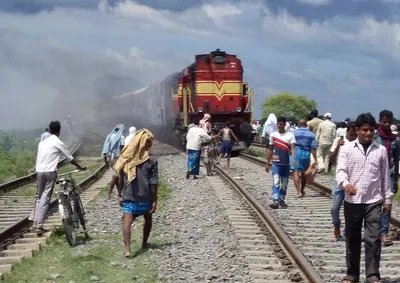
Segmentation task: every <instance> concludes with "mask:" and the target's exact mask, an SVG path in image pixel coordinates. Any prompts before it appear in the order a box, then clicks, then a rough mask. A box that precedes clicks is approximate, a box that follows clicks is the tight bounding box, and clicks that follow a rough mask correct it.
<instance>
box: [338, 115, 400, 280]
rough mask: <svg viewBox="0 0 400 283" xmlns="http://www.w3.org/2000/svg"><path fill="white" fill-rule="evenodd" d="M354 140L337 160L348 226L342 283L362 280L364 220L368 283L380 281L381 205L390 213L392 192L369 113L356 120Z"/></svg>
mask: <svg viewBox="0 0 400 283" xmlns="http://www.w3.org/2000/svg"><path fill="white" fill-rule="evenodd" d="M356 124H357V134H358V138H357V139H356V140H355V141H352V142H349V143H347V144H346V145H344V146H343V148H342V150H341V152H340V157H339V160H338V165H337V169H336V170H337V171H336V181H337V184H338V186H339V188H342V189H344V191H345V198H344V217H345V221H346V227H347V233H346V234H347V235H346V236H347V237H346V265H347V272H346V276H345V277H344V278H343V281H342V282H343V283H352V282H358V281H359V278H360V257H361V229H362V225H363V221H365V229H364V239H365V273H366V279H367V282H368V283H378V282H380V279H381V275H380V272H379V263H380V258H381V246H382V243H381V239H380V236H381V235H380V234H381V233H380V231H381V223H380V219H381V216H382V205H383V201H385V209H386V211H390V210H391V206H392V198H393V192H392V190H391V187H390V182H389V165H388V164H389V163H388V157H387V153H386V149H385V147H384V146H382V145H380V144H379V143H377V142H375V141H374V140H373V137H374V132H375V127H376V121H375V118H374V117H373V116H372V115H371V114H370V113H366V114H361V115H359V116H358V117H357V120H356Z"/></svg>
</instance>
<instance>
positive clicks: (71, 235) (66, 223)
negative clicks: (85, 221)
mask: <svg viewBox="0 0 400 283" xmlns="http://www.w3.org/2000/svg"><path fill="white" fill-rule="evenodd" d="M60 199H61V206H62V207H60V209H63V212H61V215H64V218H63V219H62V223H63V227H64V230H65V235H66V237H67V241H68V244H69V245H70V246H71V247H75V245H76V235H75V228H74V223H73V212H72V207H71V203H70V202H69V200H68V199H67V197H66V196H64V195H62V196H60Z"/></svg>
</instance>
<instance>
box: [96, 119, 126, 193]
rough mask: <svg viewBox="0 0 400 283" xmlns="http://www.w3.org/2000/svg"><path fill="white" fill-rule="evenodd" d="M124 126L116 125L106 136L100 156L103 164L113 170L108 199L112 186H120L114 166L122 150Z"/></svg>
mask: <svg viewBox="0 0 400 283" xmlns="http://www.w3.org/2000/svg"><path fill="white" fill-rule="evenodd" d="M124 129H125V128H124V125H122V124H119V125H117V126H116V127H115V128H114V130H112V132H111V133H110V134H108V136H107V138H106V140H105V142H104V146H103V151H102V153H101V155H102V156H103V157H104V162H105V163H106V164H107V166H108V167H109V168H111V170H114V173H113V175H112V176H111V181H110V187H109V190H108V197H109V198H110V197H111V194H112V191H113V189H114V186H115V185H117V187H118V186H120V182H118V174H117V173H116V172H115V169H114V165H115V162H117V159H118V157H119V154H120V152H121V150H122V149H123V148H124V144H125V137H124V136H123V133H124Z"/></svg>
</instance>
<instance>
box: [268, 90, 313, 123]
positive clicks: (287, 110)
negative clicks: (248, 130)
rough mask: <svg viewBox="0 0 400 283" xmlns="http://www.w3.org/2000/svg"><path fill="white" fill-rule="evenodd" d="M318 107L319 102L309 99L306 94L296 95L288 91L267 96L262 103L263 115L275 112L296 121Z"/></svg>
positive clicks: (277, 115)
mask: <svg viewBox="0 0 400 283" xmlns="http://www.w3.org/2000/svg"><path fill="white" fill-rule="evenodd" d="M316 108H317V102H316V101H315V100H310V99H307V97H306V96H305V95H295V94H291V93H288V92H281V93H279V94H277V95H274V96H271V97H267V98H266V99H265V100H264V101H263V103H262V105H261V110H262V115H263V117H268V115H269V114H271V113H274V114H275V115H276V117H279V116H284V117H286V119H287V120H289V121H291V122H294V123H297V122H298V121H299V120H300V119H305V118H307V115H308V114H309V113H310V111H311V110H313V109H316Z"/></svg>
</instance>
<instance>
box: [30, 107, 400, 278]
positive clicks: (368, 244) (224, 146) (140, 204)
mask: <svg viewBox="0 0 400 283" xmlns="http://www.w3.org/2000/svg"><path fill="white" fill-rule="evenodd" d="M331 119H332V115H331V114H330V113H326V114H325V115H324V119H320V118H319V117H318V111H317V110H313V111H311V113H310V117H308V119H301V120H300V121H298V123H297V125H296V127H295V128H292V127H291V126H290V125H288V121H287V120H286V118H285V117H278V118H276V116H275V115H274V114H270V115H269V117H268V119H267V121H266V122H265V124H264V125H263V127H262V131H260V125H259V124H258V125H256V126H257V127H258V128H253V134H255V135H259V134H260V133H261V137H263V138H264V139H265V140H267V141H268V146H267V156H266V169H265V170H266V172H267V173H269V172H271V173H272V180H273V182H272V202H271V203H270V205H269V206H270V207H271V208H273V209H280V208H281V209H282V208H288V205H287V204H286V202H285V200H286V194H287V188H288V184H289V174H290V171H292V172H293V182H294V186H295V188H296V191H297V197H298V198H303V197H304V196H305V186H306V184H307V182H309V181H310V180H312V179H309V178H308V176H309V175H310V172H318V173H320V174H327V173H329V172H330V171H331V168H332V167H333V166H335V167H336V174H335V181H334V184H333V189H332V196H333V197H332V207H331V217H332V226H333V236H334V237H335V238H336V239H337V240H345V241H346V264H347V272H346V276H345V277H344V279H343V282H344V283H351V282H358V280H359V277H360V253H361V242H362V237H361V232H362V231H361V230H362V226H363V223H365V224H364V241H365V252H366V256H365V261H366V270H365V272H366V278H367V282H370V283H372V282H373V283H376V282H380V281H379V280H380V278H381V276H380V272H379V262H380V254H381V246H382V243H383V245H384V246H389V245H392V244H393V242H392V240H391V239H390V237H389V235H388V234H389V222H390V215H391V206H392V199H393V196H394V194H396V192H397V189H398V178H399V155H400V141H399V133H398V131H397V128H395V127H393V126H394V125H393V113H392V112H391V111H388V110H384V111H381V112H380V114H379V121H378V123H377V122H376V120H375V118H374V117H373V116H372V115H371V114H370V113H363V114H360V115H359V116H358V117H357V118H356V119H355V120H354V121H351V120H350V119H346V121H344V122H343V123H341V124H339V126H338V127H337V126H336V125H335V124H334V123H333V122H332V121H331ZM60 130H61V125H60V123H59V122H58V121H53V122H51V123H50V125H49V128H48V130H46V132H45V133H44V134H43V135H42V138H41V142H40V143H39V147H38V155H37V162H36V171H37V178H38V188H37V201H36V206H35V209H34V211H33V212H32V214H31V216H30V219H31V220H32V221H34V227H35V228H34V229H35V230H36V233H37V234H38V235H41V234H43V233H44V229H43V224H44V220H45V215H46V213H47V210H48V205H49V202H50V198H51V193H52V190H53V187H54V184H55V181H56V178H57V173H56V172H57V163H58V160H59V157H60V155H61V154H64V155H65V156H66V157H67V159H68V160H70V161H71V163H72V164H73V165H75V166H76V167H77V168H78V169H80V170H85V169H86V167H84V166H81V165H80V164H79V163H77V162H76V161H75V160H74V159H73V157H72V156H71V154H70V153H69V152H68V150H67V148H66V146H65V144H64V143H63V142H62V141H61V140H60V139H59V138H58V136H59V134H60ZM124 130H125V128H124V125H117V126H116V127H115V128H114V129H113V130H112V131H111V133H110V134H109V135H108V136H107V138H106V140H105V142H104V147H103V151H102V156H103V157H104V160H105V162H106V164H107V165H108V166H109V167H110V168H112V170H113V174H112V178H111V181H110V184H109V197H111V194H112V191H113V188H114V186H116V187H117V190H118V200H119V202H120V205H121V207H122V211H123V238H124V244H125V256H126V257H130V256H131V248H130V237H131V225H132V222H133V221H134V220H135V219H136V218H137V217H139V216H144V219H145V225H144V228H143V242H142V247H143V248H145V247H146V246H147V240H148V237H149V234H150V231H151V227H152V213H153V212H155V211H156V209H157V188H158V163H157V159H156V158H155V157H153V156H151V155H150V149H151V147H152V144H153V141H154V136H153V134H152V133H151V132H150V131H149V130H147V129H141V130H139V131H137V130H136V128H135V127H131V128H130V129H129V135H128V136H127V137H126V138H125V137H124V134H123V133H124ZM211 130H212V123H211V116H210V115H209V114H205V115H204V117H203V119H201V120H195V121H193V123H192V124H191V125H189V127H188V133H187V136H186V138H187V145H186V148H187V155H188V161H187V172H186V178H187V179H189V178H190V176H193V178H194V179H196V178H197V176H198V175H199V174H200V172H199V170H200V160H201V155H202V147H203V146H204V145H205V144H206V143H209V142H210V141H211V140H212V139H213V138H219V139H220V140H222V142H221V146H220V148H219V153H220V155H219V157H218V161H217V162H219V161H220V159H221V158H222V157H223V156H225V157H227V159H228V160H227V167H228V168H229V156H230V151H231V147H232V144H233V140H235V141H238V138H237V137H236V136H235V134H234V133H233V131H232V130H231V129H230V127H229V122H227V123H226V124H225V126H224V127H223V128H222V129H221V130H220V131H219V133H218V134H214V133H212V131H211ZM342 206H344V218H345V221H344V222H345V223H344V227H343V233H342V232H341V228H342V227H341V219H340V210H341V207H342ZM289 209H290V208H289Z"/></svg>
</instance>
